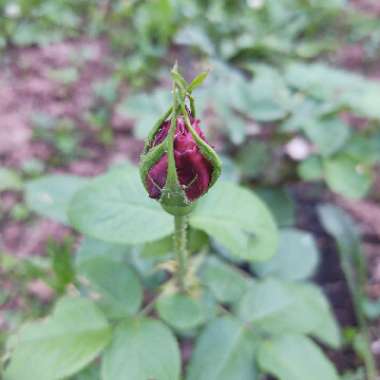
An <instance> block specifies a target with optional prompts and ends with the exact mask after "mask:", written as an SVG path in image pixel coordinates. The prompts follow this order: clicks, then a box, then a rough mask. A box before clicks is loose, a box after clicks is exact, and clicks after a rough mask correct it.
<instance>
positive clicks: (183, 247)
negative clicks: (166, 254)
mask: <svg viewBox="0 0 380 380" xmlns="http://www.w3.org/2000/svg"><path fill="white" fill-rule="evenodd" d="M174 224H175V231H174V248H175V252H176V255H177V263H178V270H177V280H178V286H179V288H180V290H181V291H182V292H183V291H185V290H186V273H187V217H186V216H184V215H176V216H174Z"/></svg>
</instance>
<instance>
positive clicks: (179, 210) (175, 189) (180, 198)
mask: <svg viewBox="0 0 380 380" xmlns="http://www.w3.org/2000/svg"><path fill="white" fill-rule="evenodd" d="M174 109H175V110H176V112H173V113H172V118H171V125H170V130H169V133H168V136H167V138H166V140H165V143H166V149H167V154H168V171H167V177H166V182H165V186H164V188H163V189H162V192H161V197H160V203H161V205H162V207H163V208H164V209H165V210H166V211H167V212H170V213H171V214H173V215H184V214H186V210H187V209H188V206H189V205H190V202H189V201H188V199H187V197H186V194H185V192H184V190H183V188H182V186H181V185H180V183H179V180H178V175H177V168H176V163H175V158H174V135H175V131H176V128H177V109H176V107H175V106H174Z"/></svg>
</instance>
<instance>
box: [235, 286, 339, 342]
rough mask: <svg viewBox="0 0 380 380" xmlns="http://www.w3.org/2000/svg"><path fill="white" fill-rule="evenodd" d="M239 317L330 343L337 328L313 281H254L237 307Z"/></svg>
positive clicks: (278, 331) (271, 331) (336, 338)
mask: <svg viewBox="0 0 380 380" xmlns="http://www.w3.org/2000/svg"><path fill="white" fill-rule="evenodd" d="M238 313H239V315H240V317H241V318H242V319H243V320H245V321H247V322H250V323H252V325H253V326H254V327H255V328H256V329H260V330H262V331H264V332H266V333H269V334H272V335H278V334H279V335H281V334H283V333H300V334H312V335H314V336H315V337H317V338H319V339H321V340H323V341H324V342H326V343H328V344H329V345H331V346H333V347H337V346H339V344H340V332H339V328H338V326H337V323H336V321H335V319H334V316H333V314H332V313H331V310H330V308H329V305H328V302H327V300H326V298H325V296H324V295H323V293H322V292H321V291H320V290H319V289H318V288H317V287H316V286H314V285H307V284H297V283H288V282H283V281H279V280H275V279H267V280H264V281H262V282H258V283H255V284H253V285H252V286H251V288H250V289H249V290H248V291H247V292H246V294H245V295H244V296H243V298H242V299H241V301H240V304H239V307H238Z"/></svg>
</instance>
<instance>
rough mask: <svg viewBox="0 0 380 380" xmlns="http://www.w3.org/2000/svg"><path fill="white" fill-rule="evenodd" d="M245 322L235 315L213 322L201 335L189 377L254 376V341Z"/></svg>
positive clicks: (239, 379) (247, 379) (250, 379)
mask: <svg viewBox="0 0 380 380" xmlns="http://www.w3.org/2000/svg"><path fill="white" fill-rule="evenodd" d="M248 334H249V332H248V330H247V329H245V327H244V325H243V324H242V323H241V322H239V321H237V320H235V319H232V318H228V317H225V318H220V319H217V320H215V321H213V322H211V323H210V324H209V325H208V326H207V327H206V329H205V330H204V331H203V332H202V334H201V335H200V337H199V338H198V340H197V342H196V345H195V349H194V351H193V354H192V357H191V360H190V363H189V366H188V372H187V377H186V379H187V380H255V379H257V373H256V369H255V364H254V355H255V345H254V344H253V341H252V339H250V337H249V335H248Z"/></svg>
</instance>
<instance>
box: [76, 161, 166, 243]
mask: <svg viewBox="0 0 380 380" xmlns="http://www.w3.org/2000/svg"><path fill="white" fill-rule="evenodd" d="M69 217H70V220H71V222H72V224H73V225H74V226H75V227H76V228H77V229H78V230H79V231H81V232H82V233H84V234H86V235H88V236H91V237H93V238H96V239H99V240H104V241H106V242H110V243H120V244H139V243H145V242H148V241H153V240H156V239H160V238H162V237H164V236H166V235H169V234H171V233H172V232H173V224H174V223H173V220H172V217H171V216H170V215H168V214H167V213H165V212H164V211H163V210H162V209H161V207H160V205H159V203H158V202H155V201H153V200H151V199H150V198H149V197H148V194H147V193H146V191H145V189H144V187H143V185H142V184H141V180H140V178H139V175H138V173H137V170H136V169H134V168H133V169H132V168H130V169H128V170H126V169H125V170H121V169H120V170H113V171H111V172H109V173H108V174H105V175H103V176H100V177H97V178H95V179H94V180H92V181H91V182H90V183H89V184H88V185H87V186H85V187H84V188H83V189H81V190H80V191H79V192H78V193H77V194H76V195H75V196H74V198H73V200H72V202H71V204H70V207H69Z"/></svg>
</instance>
